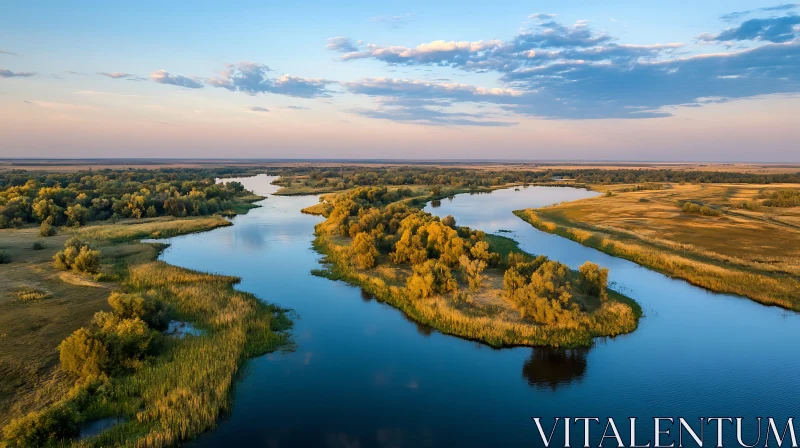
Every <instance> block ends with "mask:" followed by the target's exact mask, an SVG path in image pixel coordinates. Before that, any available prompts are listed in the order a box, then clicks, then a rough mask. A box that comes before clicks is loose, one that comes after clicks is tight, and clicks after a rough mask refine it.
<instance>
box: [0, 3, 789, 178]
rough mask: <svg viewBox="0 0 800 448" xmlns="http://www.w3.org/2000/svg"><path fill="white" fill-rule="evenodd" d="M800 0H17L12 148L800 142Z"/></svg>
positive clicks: (315, 149) (517, 155) (429, 148)
mask: <svg viewBox="0 0 800 448" xmlns="http://www.w3.org/2000/svg"><path fill="white" fill-rule="evenodd" d="M798 142H800V4H794V3H777V4H776V3H773V2H757V1H740V0H725V1H718V0H708V1H702V2H698V1H687V0H674V1H671V2H660V1H659V2H654V1H637V2H631V1H621V0H610V1H603V2H597V1H590V0H579V1H571V2H556V1H530V0H529V1H514V0H505V1H501V2H496V3H487V2H485V1H481V2H477V1H472V0H459V1H450V0H446V1H436V2H431V1H429V0H427V1H418V0H405V1H402V2H400V1H383V2H321V1H303V0H298V1H291V2H264V1H252V2H251V1H240V2H231V4H227V3H224V2H219V1H214V2H210V1H193V2H179V1H174V2H164V1H147V0H143V1H137V2H106V1H102V2H100V1H98V2H90V1H80V0H78V1H74V2H63V1H60V2H56V1H49V0H42V1H35V2H31V1H16V0H4V1H3V7H2V14H0V157H6V158H8V157H17V158H28V157H58V158H84V157H141V158H181V157H186V158H234V157H237V158H239V157H240V158H328V159H337V158H368V159H492V160H497V159H508V160H512V159H513V160H607V161H616V160H625V161H708V162H793V163H796V162H800V143H798Z"/></svg>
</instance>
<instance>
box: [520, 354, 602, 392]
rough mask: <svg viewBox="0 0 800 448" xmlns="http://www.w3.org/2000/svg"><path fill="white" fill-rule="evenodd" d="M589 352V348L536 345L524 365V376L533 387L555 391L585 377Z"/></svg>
mask: <svg viewBox="0 0 800 448" xmlns="http://www.w3.org/2000/svg"><path fill="white" fill-rule="evenodd" d="M588 353H589V349H588V348H577V349H558V348H548V347H543V348H539V347H536V348H534V349H533V350H532V351H531V355H530V357H528V359H527V360H526V361H525V363H524V364H523V365H522V378H523V379H525V381H527V382H528V384H529V385H530V386H532V387H536V388H539V389H550V390H553V391H555V390H556V389H558V388H559V387H561V386H565V385H569V384H572V383H573V382H576V381H580V380H581V379H582V378H583V376H584V375H585V374H586V355H587V354H588Z"/></svg>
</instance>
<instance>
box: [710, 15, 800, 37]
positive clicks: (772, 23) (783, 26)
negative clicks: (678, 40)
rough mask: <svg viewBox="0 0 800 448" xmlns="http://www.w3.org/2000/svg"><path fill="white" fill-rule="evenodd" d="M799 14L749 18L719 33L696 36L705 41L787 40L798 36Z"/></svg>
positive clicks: (799, 28)
mask: <svg viewBox="0 0 800 448" xmlns="http://www.w3.org/2000/svg"><path fill="white" fill-rule="evenodd" d="M798 25H800V16H798V15H788V16H783V17H773V18H770V19H750V20H747V21H745V22H744V23H742V24H741V25H739V26H737V27H733V28H728V29H726V30H725V31H722V32H721V33H719V34H716V35H714V34H709V33H704V34H701V35H700V36H698V39H699V40H702V41H706V42H728V41H740V40H756V41H767V42H777V43H780V42H788V41H790V40H792V39H795V38H796V37H798V36H800V26H798Z"/></svg>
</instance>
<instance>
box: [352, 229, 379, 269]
mask: <svg viewBox="0 0 800 448" xmlns="http://www.w3.org/2000/svg"><path fill="white" fill-rule="evenodd" d="M350 250H351V254H352V257H353V262H354V263H355V265H356V266H358V267H359V268H361V269H369V268H371V267H373V266H375V259H376V257H377V256H378V249H377V248H376V247H375V238H373V237H372V236H371V235H370V234H369V233H367V232H360V233H357V234H356V237H355V238H354V239H353V245H352V246H351V248H350Z"/></svg>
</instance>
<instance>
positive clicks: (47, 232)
mask: <svg viewBox="0 0 800 448" xmlns="http://www.w3.org/2000/svg"><path fill="white" fill-rule="evenodd" d="M39 234H40V235H42V236H45V237H47V236H54V235H55V234H56V228H55V227H53V225H52V224H50V223H49V222H47V221H44V222H42V225H41V226H39Z"/></svg>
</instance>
